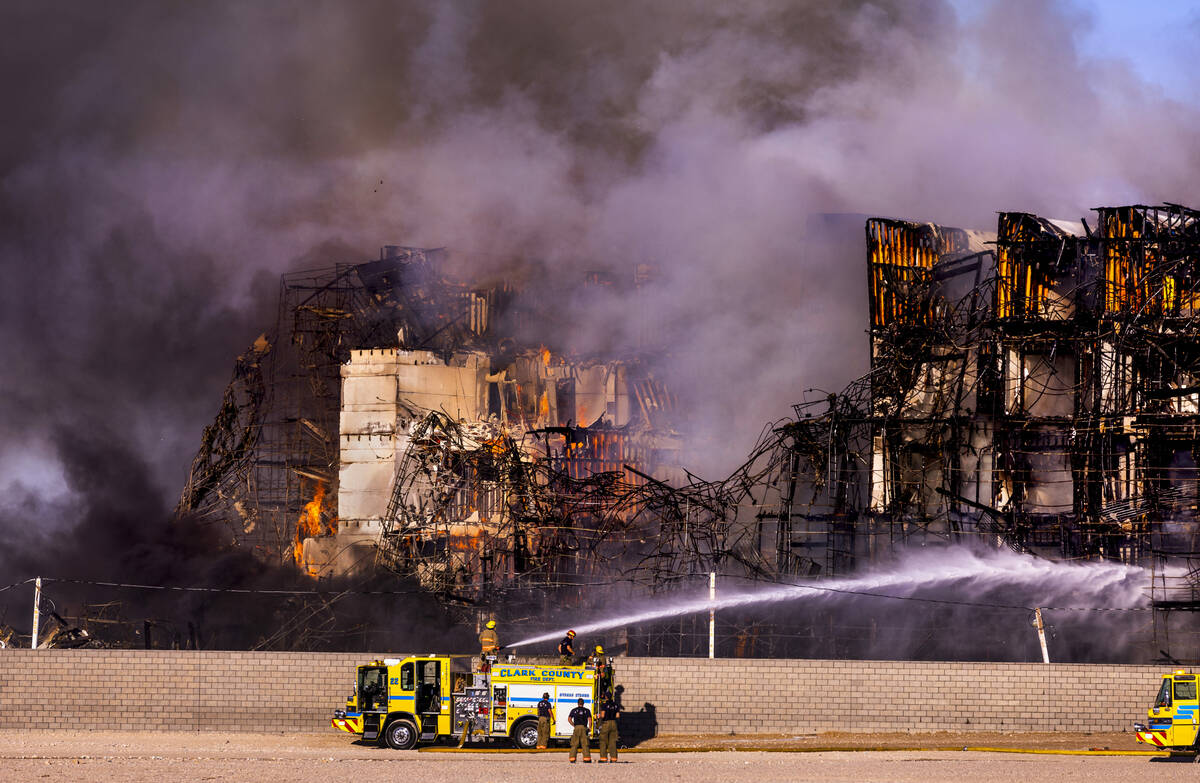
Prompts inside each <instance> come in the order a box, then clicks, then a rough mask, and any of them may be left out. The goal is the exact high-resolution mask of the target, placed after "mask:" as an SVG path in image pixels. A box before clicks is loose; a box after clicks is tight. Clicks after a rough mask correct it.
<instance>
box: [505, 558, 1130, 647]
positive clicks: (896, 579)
mask: <svg viewBox="0 0 1200 783" xmlns="http://www.w3.org/2000/svg"><path fill="white" fill-rule="evenodd" d="M1148 580H1149V572H1148V571H1146V570H1145V569H1143V568H1140V567H1137V566H1128V565H1122V564H1120V563H1113V562H1107V561H1088V562H1082V563H1066V562H1058V561H1051V560H1043V559H1039V558H1034V557H1030V556H1028V555H1019V554H1016V553H1012V552H1008V551H987V552H978V551H973V550H970V549H968V548H965V547H955V548H946V549H938V550H920V551H917V552H915V553H913V554H910V555H907V556H905V557H903V558H901V559H899V560H897V561H895V562H894V563H893V564H892V565H890V566H888V567H883V568H879V569H877V570H875V571H872V572H870V573H865V574H862V575H860V576H855V577H852V578H844V579H829V580H821V581H813V582H804V583H798V584H785V585H780V584H771V585H769V586H764V587H758V588H754V589H749V590H745V589H735V590H734V591H730V590H729V588H728V587H727V586H726V587H720V586H719V588H718V593H717V598H716V600H715V601H710V600H709V599H708V596H707V591H705V595H704V596H703V597H700V598H687V597H685V598H670V599H664V600H660V601H653V602H646V603H644V604H641V605H639V606H637V607H635V608H633V609H631V610H627V611H625V612H622V613H620V614H618V615H614V616H610V617H602V618H600V619H596V620H591V621H588V622H584V623H581V624H577V625H575V626H573V628H574V630H575V632H576V633H579V634H589V633H596V632H599V631H606V630H609V629H612V628H618V627H621V626H627V625H636V624H639V623H645V622H650V621H655V620H665V619H668V618H671V617H678V616H680V615H687V614H694V613H697V612H708V611H709V610H718V611H719V610H721V609H729V608H733V607H743V606H753V605H758V604H769V603H775V602H782V601H821V600H828V599H830V598H831V597H836V596H846V595H858V596H870V597H872V598H873V599H875V600H887V599H891V600H893V601H895V602H896V603H900V602H911V601H914V600H915V601H941V602H961V603H966V604H970V603H972V602H975V601H983V600H986V601H987V603H986V604H983V605H986V606H992V607H1009V608H1014V609H1019V608H1026V607H1027V608H1030V609H1032V608H1033V607H1035V606H1040V607H1043V608H1056V609H1071V610H1088V609H1092V610H1094V609H1104V610H1121V609H1134V608H1140V607H1146V606H1148V605H1149V602H1148V599H1147V596H1146V590H1147V588H1148V583H1149V582H1148ZM916 592H919V593H920V595H919V596H916V595H914V593H916ZM998 593H999V594H1001V595H1003V596H1006V597H1005V598H1004V599H1001V600H1000V601H998V600H997V599H996V596H997V594H998ZM566 632H567V629H566V628H562V629H558V630H554V631H548V632H546V633H541V634H538V635H536V636H531V637H528V638H526V639H521V640H520V641H518V642H515V643H512V644H509V645H506V646H507V647H509V648H514V647H523V646H526V645H530V644H538V643H540V642H548V641H556V640H558V639H561V638H562V637H563V635H565V634H566Z"/></svg>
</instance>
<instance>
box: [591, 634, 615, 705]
mask: <svg viewBox="0 0 1200 783" xmlns="http://www.w3.org/2000/svg"><path fill="white" fill-rule="evenodd" d="M588 663H589V664H591V665H592V666H595V667H596V685H597V686H599V688H600V695H601V696H602V697H603V696H605V695H607V694H609V693H611V691H612V671H611V670H610V669H609V666H608V657H607V656H605V654H604V648H603V647H601V646H600V645H598V644H597V645H596V649H595V652H593V653H592V655H591V656H590V657H589V658H588Z"/></svg>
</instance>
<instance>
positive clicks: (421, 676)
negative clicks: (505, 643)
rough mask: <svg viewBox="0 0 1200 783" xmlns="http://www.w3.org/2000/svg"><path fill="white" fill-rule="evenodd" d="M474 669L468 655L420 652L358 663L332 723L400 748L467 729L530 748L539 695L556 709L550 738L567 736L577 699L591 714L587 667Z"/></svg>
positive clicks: (591, 677)
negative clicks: (350, 687) (351, 687)
mask: <svg viewBox="0 0 1200 783" xmlns="http://www.w3.org/2000/svg"><path fill="white" fill-rule="evenodd" d="M471 664H472V659H471V658H470V657H467V656H449V655H422V656H412V657H408V658H403V659H397V658H386V659H384V660H380V661H372V662H370V663H368V664H365V665H363V666H359V667H358V673H357V676H356V679H355V685H354V693H353V694H351V695H350V698H349V699H348V700H347V701H346V708H345V709H344V710H337V711H336V712H335V713H334V717H333V726H334V728H336V729H340V730H341V731H345V732H348V733H350V734H358V735H361V736H362V738H363V739H364V740H368V741H370V740H373V741H376V742H379V743H380V744H382V745H387V746H388V747H391V748H395V749H397V750H408V749H410V748H414V747H416V746H417V745H418V744H420V743H433V742H437V741H439V740H446V739H450V738H452V737H455V736H458V735H460V734H461V733H462V732H463V730H464V724H466V725H468V726H469V728H470V732H471V734H472V735H474V736H483V737H488V738H493V739H495V738H500V739H505V740H511V741H512V742H513V743H514V744H515V745H517V746H518V747H521V748H532V747H535V746H536V744H537V703H538V702H539V701H540V700H541V698H542V694H543V693H549V694H550V700H551V703H552V704H553V705H554V724H553V727H552V737H554V738H559V739H566V738H569V737H570V736H571V731H572V728H571V726H570V724H569V723H568V722H567V715H568V713H570V711H571V710H572V709H574V708H575V707H576V706H577V705H578V700H579V699H583V703H584V706H586V707H587V708H588V709H590V710H592V712H593V713H594V712H595V711H596V706H595V703H596V701H597V699H598V693H597V679H596V670H595V668H594V667H592V666H547V665H539V664H513V663H499V664H495V665H493V666H492V667H491V671H490V672H486V673H484V672H478V671H472V668H471ZM594 730H595V724H593V731H594Z"/></svg>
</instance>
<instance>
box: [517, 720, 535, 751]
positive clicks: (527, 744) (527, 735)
mask: <svg viewBox="0 0 1200 783" xmlns="http://www.w3.org/2000/svg"><path fill="white" fill-rule="evenodd" d="M512 740H513V744H514V745H516V746H517V747H518V748H524V749H525V750H532V749H533V748H536V747H537V740H538V736H537V721H535V720H523V721H521V722H519V723H518V724H517V725H516V726H514V727H513V733H512Z"/></svg>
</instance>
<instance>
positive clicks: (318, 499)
mask: <svg viewBox="0 0 1200 783" xmlns="http://www.w3.org/2000/svg"><path fill="white" fill-rule="evenodd" d="M324 501H325V485H324V484H322V483H317V485H316V487H315V488H314V489H313V499H312V500H310V501H308V502H307V503H305V504H304V509H303V510H302V511H301V512H300V517H299V519H297V520H296V540H295V543H293V544H292V558H293V559H294V560H295V561H296V564H297V565H303V564H304V563H303V560H304V558H303V545H304V539H306V538H314V537H316V536H319V535H321V532H322V527H323V526H322V525H321V504H322V503H324ZM324 528H325V529H326V532H330V533H332V532H334V530H333V525H332V524H330V525H325V526H324Z"/></svg>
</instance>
